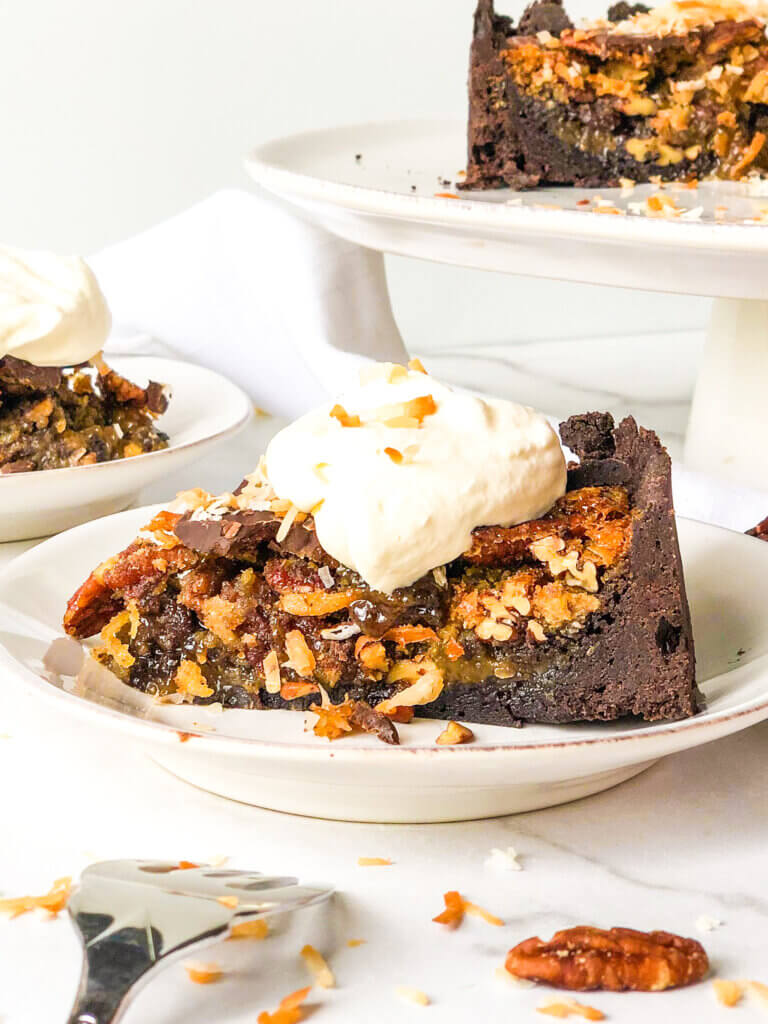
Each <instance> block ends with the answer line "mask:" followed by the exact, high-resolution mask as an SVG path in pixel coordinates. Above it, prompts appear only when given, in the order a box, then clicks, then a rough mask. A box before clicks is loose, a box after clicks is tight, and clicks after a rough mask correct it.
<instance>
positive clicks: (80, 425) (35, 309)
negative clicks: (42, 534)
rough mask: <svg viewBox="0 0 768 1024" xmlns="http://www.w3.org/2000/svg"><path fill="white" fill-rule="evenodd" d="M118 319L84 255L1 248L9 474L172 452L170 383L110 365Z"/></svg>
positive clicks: (0, 391) (2, 441)
mask: <svg viewBox="0 0 768 1024" xmlns="http://www.w3.org/2000/svg"><path fill="white" fill-rule="evenodd" d="M111 323H112V317H111V315H110V312H109V308H108V306H107V301H106V299H105V298H104V295H103V294H102V292H101V289H100V288H99V284H98V282H97V280H96V278H95V277H94V275H93V272H92V271H91V269H90V267H89V266H88V264H87V263H85V261H84V260H82V259H80V258H79V257H77V256H59V255H57V254H56V253H52V252H44V251H41V252H38V251H27V250H24V249H14V248H11V247H9V246H0V475H1V474H5V473H24V472H29V471H31V470H41V469H63V468H65V467H70V466H88V465H92V464H94V463H97V462H110V461H112V460H113V459H122V458H127V457H130V456H132V455H141V454H142V453H143V452H154V451H159V450H161V449H163V448H167V447H168V438H167V436H166V435H165V434H164V433H162V432H161V431H159V430H158V429H157V428H156V426H155V424H154V420H155V419H156V418H157V417H158V416H160V415H161V414H162V413H164V412H165V410H166V408H167V406H168V400H167V398H166V396H165V393H164V388H163V386H162V385H161V384H157V383H154V382H150V383H149V385H148V386H147V387H139V386H138V385H137V384H134V383H132V382H131V381H129V380H127V379H126V378H125V377H123V376H121V375H120V374H118V373H116V372H115V371H114V370H112V369H110V367H109V366H107V365H106V363H105V362H104V360H103V359H102V357H101V350H102V348H103V347H104V343H105V342H106V340H107V337H108V335H109V330H110V326H111Z"/></svg>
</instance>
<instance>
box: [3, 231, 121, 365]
mask: <svg viewBox="0 0 768 1024" xmlns="http://www.w3.org/2000/svg"><path fill="white" fill-rule="evenodd" d="M111 326H112V317H111V315H110V312H109V307H108V306H107V301H106V299H105V298H104V295H103V293H102V291H101V289H100V288H99V283H98V281H97V280H96V277H95V275H94V273H93V271H92V270H91V268H90V267H89V266H88V264H87V263H86V262H85V261H84V260H82V259H80V257H79V256H60V255H57V254H56V253H53V252H45V251H37V250H26V249H16V248H12V247H11V246H0V358H2V357H3V356H9V355H10V356H16V357H17V358H18V359H26V360H27V361H28V362H30V363H34V364H35V365H37V366H73V365H76V364H77V363H83V362H85V361H86V360H88V359H90V358H91V357H92V356H94V355H96V353H97V352H99V351H101V349H102V348H103V347H104V343H105V341H106V340H107V337H108V335H109V331H110V328H111Z"/></svg>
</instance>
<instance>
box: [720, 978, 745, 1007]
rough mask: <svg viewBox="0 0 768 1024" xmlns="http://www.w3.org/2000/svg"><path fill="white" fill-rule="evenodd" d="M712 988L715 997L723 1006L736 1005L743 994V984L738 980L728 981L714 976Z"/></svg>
mask: <svg viewBox="0 0 768 1024" xmlns="http://www.w3.org/2000/svg"><path fill="white" fill-rule="evenodd" d="M712 988H713V989H714V990H715V997H716V999H717V1001H718V1002H719V1003H722V1005H723V1006H736V1005H737V1004H738V1003H740V1002H741V999H742V997H743V995H744V986H743V985H742V983H741V982H740V981H729V980H728V979H727V978H714V979H713V981H712Z"/></svg>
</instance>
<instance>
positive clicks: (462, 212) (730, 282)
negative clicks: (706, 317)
mask: <svg viewBox="0 0 768 1024" xmlns="http://www.w3.org/2000/svg"><path fill="white" fill-rule="evenodd" d="M463 162H464V126H463V125H462V124H461V123H455V122H444V121H406V122H403V121H398V122H391V123H384V124H363V125H351V126H346V127H341V128H335V129H330V130H327V131H321V132H308V133H305V134H302V135H295V136H290V137H288V138H283V139H277V140H275V141H272V142H269V143H266V144H264V145H262V146H260V147H259V148H258V149H257V150H256V151H255V152H254V153H252V154H251V156H250V157H249V158H248V160H247V167H248V170H249V172H250V173H251V175H252V177H253V178H254V179H255V180H256V181H257V182H258V183H259V184H260V185H261V186H262V187H264V188H266V189H267V190H268V191H270V192H272V193H273V194H275V195H276V196H279V197H281V198H282V199H283V200H286V201H287V202H289V203H290V204H291V205H292V206H293V207H294V208H297V209H299V210H300V211H302V212H303V214H304V215H306V216H308V217H309V218H310V219H311V220H312V221H313V222H315V223H317V224H320V225H322V226H323V227H325V228H326V229H327V230H328V231H330V232H332V233H333V234H336V235H338V236H340V237H342V238H345V239H347V240H348V241H351V242H355V243H357V244H359V245H361V246H364V247H365V248H367V249H373V250H377V251H378V252H379V253H396V254H398V255H403V256H412V257H417V258H421V259H427V260H433V261H436V262H439V263H448V264H453V265H457V266H466V267H473V268H475V269H485V270H493V271H497V272H498V271H501V272H504V273H509V274H519V275H527V276H532V277H540V278H550V279H553V280H570V281H579V282H585V283H590V284H602V285H613V286H618V287H623V288H635V289H640V290H643V291H660V292H671V293H677V294H688V295H699V296H708V297H711V298H713V299H715V302H714V306H713V314H712V322H711V326H710V330H709V335H708V341H707V346H706V352H705V354H704V358H703V360H702V363H701V367H700V371H699V376H698V380H697V383H696V386H695V393H694V398H693V405H692V410H691V416H690V422H689V426H688V433H687V437H686V443H685V462H686V464H687V465H689V466H690V467H692V468H695V469H704V470H707V471H709V472H715V473H718V474H720V475H722V476H725V477H728V478H729V479H731V480H732V481H735V482H738V483H740V484H743V485H748V486H750V487H754V488H757V489H766V488H768V445H765V444H762V443H761V440H760V439H761V437H762V434H763V432H764V429H765V427H766V426H768V351H767V349H768V224H766V223H764V221H765V210H766V207H768V199H766V198H765V196H763V197H762V198H761V196H760V195H759V194H755V191H754V186H752V185H742V184H741V183H734V182H713V183H706V184H702V185H700V186H699V187H698V188H695V189H691V188H688V187H686V186H674V185H670V186H666V187H665V188H664V193H663V194H664V195H665V196H666V197H668V198H669V199H671V200H672V203H673V204H674V205H673V211H672V214H671V215H670V216H667V217H663V218H654V217H650V216H646V215H645V213H647V212H648V210H649V208H647V207H646V206H645V201H646V199H647V198H648V197H649V196H650V195H651V194H652V193H654V192H658V191H659V186H656V185H644V186H637V187H636V188H634V189H632V190H631V191H629V192H626V191H620V190H618V189H601V190H600V197H601V198H602V200H603V201H604V200H610V202H611V203H612V204H613V206H614V211H613V212H614V213H616V212H618V214H619V216H599V215H598V212H597V204H596V202H595V201H596V199H597V198H598V196H597V192H596V190H586V189H574V188H546V189H538V190H535V191H533V192H527V193H522V194H520V193H513V192H510V191H509V190H498V191H494V192H487V193H461V192H458V191H455V192H454V191H452V190H453V188H454V187H455V186H453V185H451V184H450V182H453V180H454V179H455V178H456V177H457V169H458V168H460V167H462V166H463ZM446 181H448V184H446ZM446 192H447V193H448V194H449V196H448V197H446ZM603 205H604V204H603ZM603 212H604V210H603ZM625 326H626V325H625ZM390 329H391V330H394V331H396V328H395V325H394V321H393V322H392V324H391V328H390ZM617 340H619V341H620V340H621V338H620V337H619V338H618V339H617ZM642 358H643V353H642V352H640V353H638V360H641V359H642ZM658 373H659V374H660V375H662V374H663V373H664V366H663V365H660V366H659V368H658ZM519 398H520V399H522V400H525V396H524V395H520V396H519Z"/></svg>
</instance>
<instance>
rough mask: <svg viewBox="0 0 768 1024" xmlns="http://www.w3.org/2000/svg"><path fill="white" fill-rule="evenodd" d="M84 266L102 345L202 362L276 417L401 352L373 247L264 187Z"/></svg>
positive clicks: (187, 215)
mask: <svg viewBox="0 0 768 1024" xmlns="http://www.w3.org/2000/svg"><path fill="white" fill-rule="evenodd" d="M91 265H92V266H93V268H94V270H95V271H96V274H97V276H98V278H99V283H100V284H101V287H102V289H103V291H104V293H105V295H106V297H107V300H108V302H109V305H110V308H111V310H112V316H113V320H114V323H115V330H114V331H113V334H112V337H111V338H110V341H109V343H108V345H107V349H106V350H107V351H108V352H120V353H123V354H127V353H141V354H142V355H167V356H171V357H176V358H179V359H186V360H188V361H190V362H194V363H200V364H202V365H203V366H207V367H209V368H210V369H212V370H218V371H219V372H220V373H222V374H224V375H225V376H226V377H229V378H230V379H231V380H233V381H235V382H236V383H238V384H239V385H240V386H241V387H242V388H243V389H244V390H245V391H247V392H248V393H249V394H250V395H251V397H252V398H253V400H254V402H255V403H256V404H257V405H259V406H261V407H262V408H264V409H266V410H267V411H268V412H271V413H274V414H276V415H281V416H288V417H295V416H298V415H300V414H301V413H303V412H306V410H307V409H308V408H309V407H310V406H311V405H313V404H317V402H318V401H319V400H320V399H321V398H322V397H324V395H325V394H327V393H329V392H330V393H333V392H334V391H336V390H338V389H339V387H340V384H341V383H342V382H343V378H344V377H345V376H346V375H348V374H351V373H352V372H354V370H355V369H356V367H357V366H359V365H360V364H361V363H362V362H364V361H365V360H366V359H376V360H390V361H392V362H399V363H402V362H403V361H404V360H406V359H407V356H406V352H405V349H404V347H403V342H402V340H401V338H400V333H399V331H398V329H397V325H396V324H395V321H394V318H393V316H392V309H391V307H390V303H389V293H388V291H387V287H386V281H385V277H384V261H383V258H382V256H381V254H380V253H377V252H373V251H372V250H370V249H363V248H361V247H360V246H358V245H353V244H352V243H350V242H345V241H342V240H341V239H339V238H335V237H334V236H332V235H329V234H328V233H327V232H325V231H322V230H320V229H319V228H316V227H314V226H313V225H311V224H309V223H307V222H305V221H303V220H302V219H300V218H299V217H298V216H296V215H295V214H294V213H292V212H290V211H288V210H286V209H284V208H283V207H282V206H280V205H279V204H278V203H276V202H275V201H274V200H272V199H266V198H263V197H262V196H261V195H254V194H251V193H248V192H238V191H235V190H232V191H224V192H217V193H216V194H215V195H213V196H211V197H210V198H208V199H206V200H204V201H203V202H201V203H199V204H198V205H196V206H193V207H192V208H191V209H189V210H187V211H185V212H184V213H181V214H179V215H178V216H176V217H173V218H172V219H171V220H168V221H166V222H164V223H162V224H159V225H158V226H157V227H153V228H150V229H149V230H148V231H145V232H143V233H142V234H140V235H137V236H135V237H134V238H129V239H128V240H127V241H124V242H120V243H118V244H117V245H114V246H111V247H110V248H108V249H105V250H104V251H103V252H101V253H99V254H98V255H97V256H95V257H94V258H93V259H92V260H91Z"/></svg>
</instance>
